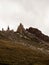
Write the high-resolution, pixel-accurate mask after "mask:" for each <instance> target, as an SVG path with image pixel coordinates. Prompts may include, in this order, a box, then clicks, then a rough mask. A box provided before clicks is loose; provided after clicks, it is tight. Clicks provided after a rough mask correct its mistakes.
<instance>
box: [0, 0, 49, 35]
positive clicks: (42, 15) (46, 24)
mask: <svg viewBox="0 0 49 65" xmlns="http://www.w3.org/2000/svg"><path fill="white" fill-rule="evenodd" d="M20 22H22V23H23V25H24V27H25V28H26V27H30V26H32V27H35V28H38V29H40V30H41V31H42V32H43V33H45V34H47V35H49V0H0V29H1V28H2V27H3V28H5V29H6V28H7V26H8V25H9V26H10V28H11V29H14V30H16V29H17V26H18V25H19V23H20Z"/></svg>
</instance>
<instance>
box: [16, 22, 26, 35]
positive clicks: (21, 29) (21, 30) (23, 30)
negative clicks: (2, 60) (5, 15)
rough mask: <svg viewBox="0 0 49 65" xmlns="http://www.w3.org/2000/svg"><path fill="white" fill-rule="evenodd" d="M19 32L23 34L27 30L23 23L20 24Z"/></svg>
mask: <svg viewBox="0 0 49 65" xmlns="http://www.w3.org/2000/svg"><path fill="white" fill-rule="evenodd" d="M17 32H18V33H21V34H23V33H24V32H25V28H24V27H23V25H22V24H21V23H20V25H19V26H18V29H17Z"/></svg>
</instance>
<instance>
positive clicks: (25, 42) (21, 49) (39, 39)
mask: <svg viewBox="0 0 49 65" xmlns="http://www.w3.org/2000/svg"><path fill="white" fill-rule="evenodd" d="M0 65H49V37H48V36H46V35H44V34H43V33H42V32H41V31H39V30H38V29H35V28H32V27H30V28H29V29H26V30H25V28H24V27H23V25H22V24H20V25H19V26H18V29H17V31H15V32H14V31H13V30H10V29H9V27H8V29H7V31H4V30H2V31H0Z"/></svg>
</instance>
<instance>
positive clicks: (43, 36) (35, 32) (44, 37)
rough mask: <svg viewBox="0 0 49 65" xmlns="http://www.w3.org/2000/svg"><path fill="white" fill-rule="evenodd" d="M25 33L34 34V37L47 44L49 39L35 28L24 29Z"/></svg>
mask: <svg viewBox="0 0 49 65" xmlns="http://www.w3.org/2000/svg"><path fill="white" fill-rule="evenodd" d="M26 31H28V32H30V33H31V34H34V35H35V36H36V37H38V38H39V39H41V40H43V41H45V42H49V37H48V36H46V35H44V34H43V33H42V32H41V31H40V30H38V29H36V28H32V27H30V28H29V29H26Z"/></svg>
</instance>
